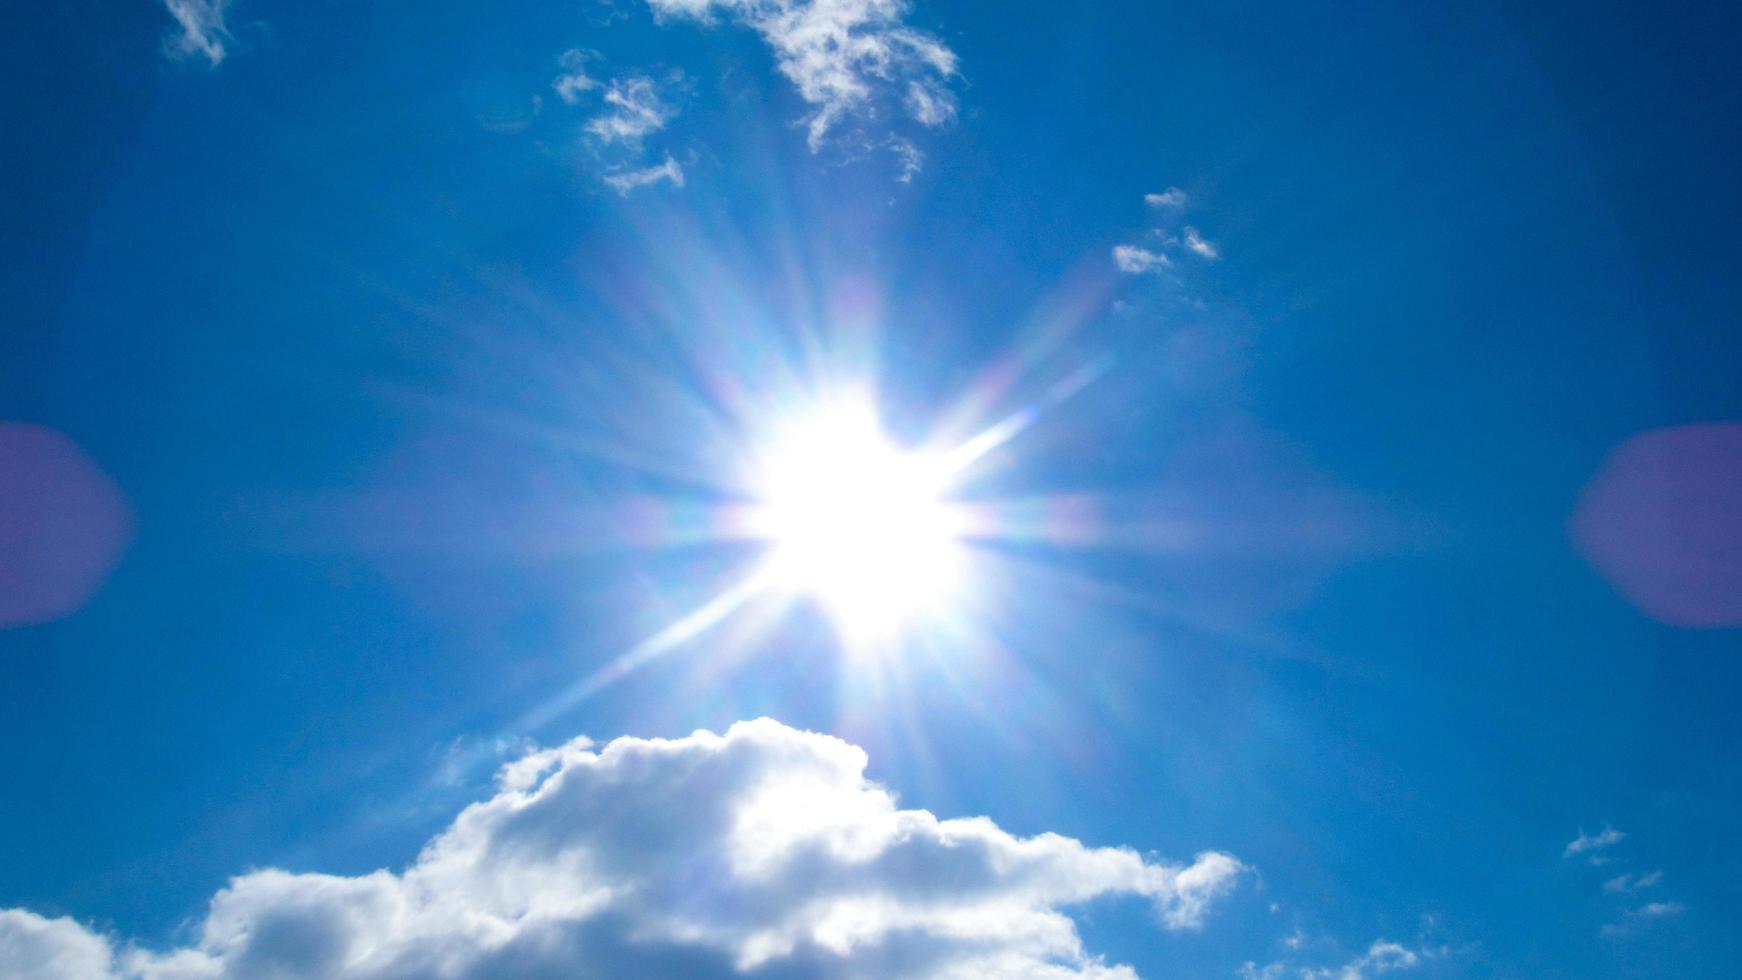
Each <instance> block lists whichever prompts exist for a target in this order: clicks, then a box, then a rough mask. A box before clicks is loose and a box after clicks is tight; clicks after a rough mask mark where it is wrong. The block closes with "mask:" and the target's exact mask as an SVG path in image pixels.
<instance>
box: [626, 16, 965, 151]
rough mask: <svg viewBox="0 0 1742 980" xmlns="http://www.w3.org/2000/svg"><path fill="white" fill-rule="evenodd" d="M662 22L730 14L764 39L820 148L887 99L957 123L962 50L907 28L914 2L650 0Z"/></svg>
mask: <svg viewBox="0 0 1742 980" xmlns="http://www.w3.org/2000/svg"><path fill="white" fill-rule="evenodd" d="M647 3H648V6H650V7H652V8H653V11H654V13H655V15H656V16H659V17H661V18H665V17H687V18H691V19H694V20H700V21H703V22H708V21H711V20H712V19H713V16H714V14H716V13H722V14H725V15H727V16H729V17H730V18H731V19H732V20H734V21H736V22H738V23H740V24H743V25H745V26H747V27H749V28H750V29H752V30H754V31H756V33H757V34H759V35H761V37H762V39H763V41H764V42H766V43H767V44H768V46H769V48H770V49H771V50H772V51H773V52H774V61H775V66H776V67H777V68H778V70H779V71H780V73H781V74H782V75H784V76H785V77H786V78H787V80H788V81H790V82H792V84H793V85H794V86H795V87H796V88H797V89H798V94H799V97H800V98H802V99H804V101H805V102H806V103H807V104H809V105H810V106H811V112H810V114H809V115H808V116H807V117H806V119H805V122H806V124H807V126H808V129H809V142H810V147H811V149H812V150H816V149H818V148H820V147H821V146H822V144H823V142H824V140H825V139H826V138H827V136H828V134H829V132H830V130H832V129H833V128H835V126H837V125H838V124H839V123H841V122H842V121H843V120H845V119H847V118H849V117H851V116H854V115H863V116H867V117H868V116H871V115H873V114H874V113H875V112H876V109H877V107H878V103H879V101H880V100H881V101H899V102H900V103H901V104H902V105H904V106H905V108H906V110H907V113H908V115H909V116H910V117H911V118H912V119H913V120H914V121H915V122H918V123H919V124H920V125H922V126H941V125H943V124H944V123H947V122H949V121H950V120H951V119H953V118H955V114H956V101H955V96H954V94H952V93H951V91H950V89H949V82H950V79H952V78H953V77H954V76H955V75H956V55H955V52H953V51H951V50H950V49H949V48H947V47H945V46H944V44H943V43H942V42H940V41H939V40H938V39H937V38H935V37H933V36H932V35H930V34H928V33H926V32H924V31H920V30H915V29H913V28H911V27H908V26H906V23H905V18H906V17H907V14H908V11H909V4H908V3H907V0H647Z"/></svg>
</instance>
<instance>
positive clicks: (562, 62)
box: [550, 48, 599, 105]
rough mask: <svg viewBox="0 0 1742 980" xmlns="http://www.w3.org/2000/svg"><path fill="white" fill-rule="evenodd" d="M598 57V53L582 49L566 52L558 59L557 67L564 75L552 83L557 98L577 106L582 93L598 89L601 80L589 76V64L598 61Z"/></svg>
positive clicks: (572, 49) (571, 49)
mask: <svg viewBox="0 0 1742 980" xmlns="http://www.w3.org/2000/svg"><path fill="white" fill-rule="evenodd" d="M598 57H599V54H598V52H596V51H587V50H584V49H581V48H570V49H569V50H567V51H564V52H563V53H562V56H561V57H560V58H558V59H557V67H559V68H561V69H562V74H560V75H558V76H557V77H556V78H555V79H552V81H551V83H550V87H551V88H552V89H554V90H555V91H556V94H557V97H558V98H560V99H562V100H563V101H564V102H566V103H568V104H569V105H575V104H576V103H578V102H580V101H581V94H582V93H584V92H591V91H593V90H595V89H597V88H598V87H599V80H598V79H596V78H594V77H592V76H591V75H588V74H587V62H589V61H594V60H597V59H598Z"/></svg>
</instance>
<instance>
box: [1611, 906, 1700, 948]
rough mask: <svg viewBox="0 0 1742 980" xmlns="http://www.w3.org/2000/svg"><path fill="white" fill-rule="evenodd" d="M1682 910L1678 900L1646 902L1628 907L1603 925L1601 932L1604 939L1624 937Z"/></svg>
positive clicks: (1683, 909) (1676, 914)
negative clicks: (1612, 920) (1615, 918)
mask: <svg viewBox="0 0 1742 980" xmlns="http://www.w3.org/2000/svg"><path fill="white" fill-rule="evenodd" d="M1684 911H1686V909H1685V907H1684V906H1683V905H1682V903H1680V902H1647V903H1645V904H1644V905H1641V906H1639V907H1637V908H1631V909H1628V910H1627V911H1626V912H1623V913H1622V914H1621V918H1620V919H1618V920H1617V921H1615V922H1610V923H1608V924H1606V925H1604V926H1603V928H1602V930H1601V934H1602V936H1603V938H1605V939H1625V938H1627V937H1628V936H1631V935H1633V934H1634V933H1637V932H1639V931H1641V930H1643V929H1645V928H1646V927H1648V926H1650V925H1651V924H1652V923H1654V922H1658V921H1661V920H1664V919H1673V918H1676V917H1678V916H1680V915H1681V914H1682V912H1684Z"/></svg>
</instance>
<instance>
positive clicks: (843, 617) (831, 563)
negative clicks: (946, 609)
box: [752, 403, 965, 639]
mask: <svg viewBox="0 0 1742 980" xmlns="http://www.w3.org/2000/svg"><path fill="white" fill-rule="evenodd" d="M952 476H953V473H952V468H951V467H950V466H949V464H948V460H947V459H946V458H944V457H942V456H938V455H933V454H928V453H924V452H916V451H908V450H904V449H902V448H900V447H898V446H896V445H894V444H892V443H891V442H890V441H889V439H888V438H887V437H886V436H885V435H884V434H883V431H882V429H881V427H880V425H879V424H878V421H877V416H876V412H875V411H874V410H873V409H872V408H871V407H870V406H869V405H861V404H854V403H848V404H844V405H837V406H833V407H830V408H828V409H825V410H822V411H819V412H816V413H814V414H811V415H808V416H805V417H803V418H801V419H796V420H794V421H793V422H791V423H790V424H788V425H787V426H785V427H784V428H783V429H782V430H781V431H780V432H779V433H777V435H776V437H775V439H774V440H773V441H772V443H771V445H770V446H769V448H768V450H767V451H766V452H765V454H763V455H762V456H761V458H760V459H759V460H758V472H757V477H756V483H757V487H756V491H757V498H758V499H757V504H756V506H755V509H754V512H753V517H752V522H753V525H754V529H755V532H756V534H757V536H759V537H762V538H764V539H766V540H767V541H768V542H770V545H771V547H772V552H771V555H770V563H771V564H770V572H771V573H772V575H773V577H774V579H775V582H776V584H777V585H778V586H779V587H781V588H782V589H783V590H786V591H788V592H791V593H795V594H805V595H809V596H811V597H813V598H815V599H816V600H817V601H818V602H820V603H821V604H822V605H823V606H824V608H825V609H827V611H828V612H829V614H830V615H831V616H832V617H833V618H834V620H835V622H836V623H837V626H838V627H839V628H840V629H841V630H842V632H843V633H844V634H845V635H846V636H847V638H848V639H864V638H868V637H871V636H876V635H879V634H886V633H888V632H890V631H892V630H894V629H896V628H899V626H900V625H902V623H904V622H905V621H907V620H908V619H909V618H911V617H912V616H913V615H914V614H916V613H918V612H921V611H922V610H925V609H927V608H935V607H937V606H938V605H939V604H941V603H943V602H945V601H946V600H947V599H948V598H949V597H950V595H951V594H952V593H953V592H954V591H955V590H956V588H957V587H958V585H959V584H960V578H961V574H962V566H963V563H964V559H965V556H964V554H963V544H962V542H961V534H962V532H963V527H962V521H961V518H960V515H959V513H958V509H957V508H956V507H954V506H953V505H952V504H951V503H950V501H949V500H948V493H949V490H950V489H951V487H950V483H951V478H952Z"/></svg>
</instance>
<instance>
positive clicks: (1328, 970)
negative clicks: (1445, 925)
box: [1300, 939, 1433, 980]
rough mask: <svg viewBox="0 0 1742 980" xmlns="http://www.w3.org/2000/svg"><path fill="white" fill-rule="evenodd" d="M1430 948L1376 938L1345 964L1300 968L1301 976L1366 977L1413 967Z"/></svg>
mask: <svg viewBox="0 0 1742 980" xmlns="http://www.w3.org/2000/svg"><path fill="white" fill-rule="evenodd" d="M1430 955H1433V954H1431V953H1429V952H1427V951H1423V952H1419V953H1418V952H1416V951H1415V950H1412V949H1410V948H1409V947H1407V946H1404V945H1403V944H1402V943H1394V942H1391V941H1389V940H1385V939H1378V940H1374V942H1373V945H1371V946H1369V947H1367V952H1365V953H1362V954H1361V955H1360V956H1357V957H1355V958H1354V959H1352V960H1350V961H1349V962H1347V963H1344V964H1343V965H1342V966H1336V967H1321V968H1319V969H1307V970H1302V971H1300V975H1301V980H1365V978H1366V977H1371V976H1377V975H1379V974H1381V973H1390V972H1392V971H1394V970H1413V969H1415V968H1416V967H1418V966H1420V965H1421V961H1422V959H1423V958H1424V957H1425V956H1430Z"/></svg>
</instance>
